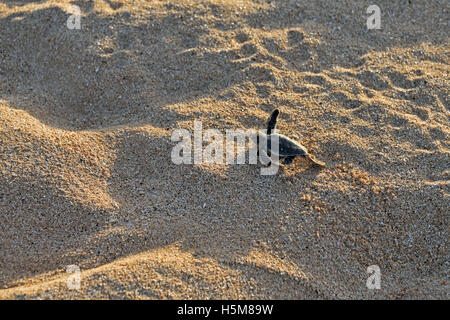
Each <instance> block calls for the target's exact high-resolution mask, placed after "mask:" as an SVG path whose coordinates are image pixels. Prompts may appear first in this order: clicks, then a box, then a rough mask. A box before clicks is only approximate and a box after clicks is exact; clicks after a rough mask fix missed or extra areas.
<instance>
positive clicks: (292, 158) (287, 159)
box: [282, 156, 295, 165]
mask: <svg viewBox="0 0 450 320" xmlns="http://www.w3.org/2000/svg"><path fill="white" fill-rule="evenodd" d="M294 159H295V156H290V157H286V158H284V159H283V161H282V163H283V164H285V165H289V164H291V163H292V162H294Z"/></svg>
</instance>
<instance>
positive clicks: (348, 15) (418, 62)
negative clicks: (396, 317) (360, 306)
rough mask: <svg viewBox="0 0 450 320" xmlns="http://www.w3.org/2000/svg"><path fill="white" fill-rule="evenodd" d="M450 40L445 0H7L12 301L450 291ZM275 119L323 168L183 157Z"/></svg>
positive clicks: (4, 179)
mask: <svg viewBox="0 0 450 320" xmlns="http://www.w3.org/2000/svg"><path fill="white" fill-rule="evenodd" d="M371 4H376V5H378V6H379V8H380V9H381V29H372V30H368V29H367V24H366V21H367V18H368V16H369V14H367V12H366V9H367V7H368V6H369V5H371ZM73 5H76V6H78V7H79V8H80V14H81V20H80V23H81V24H80V26H81V29H76V28H75V29H73V28H72V29H71V28H68V25H67V21H68V19H69V18H70V17H71V15H72V14H74V11H73V8H71V6H73ZM449 35H450V27H449V4H448V1H446V0H442V1H439V0H435V1H431V0H430V1H419V0H409V1H407V0H398V1H388V0H376V1H373V2H372V1H370V2H369V1H325V0H323V1H317V0H316V1H287V0H284V1H282V0H253V1H252V0H237V1H226V0H203V1H191V0H185V1H175V0H173V1H172V0H171V1H162V0H154V1H141V0H136V1H125V0H123V1H119V0H95V1H93V0H91V1H81V0H79V1H66V0H61V1H55V0H48V1H46V0H41V1H38V0H35V1H33V0H27V1H13V0H0V299H210V298H214V299H427V298H431V299H448V298H449V295H450V287H449V223H448V221H449V220H448V214H449V212H450V208H449V203H450V201H449V194H450V189H449V181H450V156H449V153H450V139H449V134H450V126H449V115H450V114H449V112H450V105H449V92H450V89H449V88H450V86H449V84H450V83H449V82H450V76H449V71H450V68H449V61H450V44H449ZM275 108H278V109H279V110H280V111H281V113H280V117H279V121H278V129H279V130H280V132H281V133H283V134H286V135H288V136H289V137H291V138H293V139H295V140H296V141H298V142H301V143H302V144H303V145H304V146H306V147H307V148H308V150H310V152H311V153H312V154H313V155H314V156H316V157H317V159H320V160H321V161H324V162H325V163H326V167H325V168H323V169H320V168H316V167H312V166H311V165H310V163H308V162H307V161H305V160H303V159H296V160H295V161H294V163H293V164H292V165H290V166H281V167H280V169H279V172H278V174H276V175H274V176H263V175H261V174H260V169H261V166H260V165H250V164H242V165H227V164H190V165H189V164H183V165H177V164H174V163H173V162H172V161H171V151H172V148H173V147H174V145H175V144H176V143H175V142H173V141H171V135H172V132H173V130H174V129H178V128H185V129H188V130H189V131H192V130H193V127H194V121H195V120H198V121H202V124H203V128H204V129H218V130H219V131H220V132H223V133H225V131H226V130H227V129H237V128H241V129H250V128H257V129H263V128H265V123H266V120H267V118H268V116H269V115H270V113H271V112H272V110H273V109H275ZM70 265H75V266H77V267H78V268H79V270H80V274H79V275H80V288H79V289H78V290H77V289H74V288H72V287H70V286H68V281H69V283H70V281H71V279H73V277H72V276H73V275H74V273H71V272H67V267H68V266H70ZM373 265H376V266H378V267H379V270H380V273H381V278H380V279H381V280H380V281H381V282H380V283H381V289H379V290H377V289H374V290H370V289H368V287H367V286H366V281H367V279H368V277H369V276H370V274H369V273H367V268H368V267H369V266H373Z"/></svg>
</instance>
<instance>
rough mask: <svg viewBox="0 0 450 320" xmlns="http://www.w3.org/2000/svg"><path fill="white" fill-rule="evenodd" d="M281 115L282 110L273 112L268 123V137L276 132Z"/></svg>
mask: <svg viewBox="0 0 450 320" xmlns="http://www.w3.org/2000/svg"><path fill="white" fill-rule="evenodd" d="M279 114H280V110H278V109H275V110H273V111H272V114H271V115H270V118H269V121H268V123H267V135H269V134H271V133H272V131H273V130H275V126H276V125H277V117H278V115H279Z"/></svg>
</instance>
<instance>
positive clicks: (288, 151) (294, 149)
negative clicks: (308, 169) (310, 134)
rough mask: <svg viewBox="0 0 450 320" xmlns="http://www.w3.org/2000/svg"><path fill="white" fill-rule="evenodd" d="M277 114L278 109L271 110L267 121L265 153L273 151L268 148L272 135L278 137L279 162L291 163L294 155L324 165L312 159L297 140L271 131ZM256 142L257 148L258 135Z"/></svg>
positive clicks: (273, 128)
mask: <svg viewBox="0 0 450 320" xmlns="http://www.w3.org/2000/svg"><path fill="white" fill-rule="evenodd" d="M279 114H280V111H279V110H278V109H275V110H273V112H272V114H271V115H270V118H269V121H268V123H267V133H266V136H265V139H266V141H267V154H268V155H270V154H271V153H273V152H272V151H271V149H270V144H271V138H272V137H273V136H276V137H275V138H278V146H279V150H278V157H279V159H281V162H282V163H283V164H286V165H289V164H291V163H292V162H293V161H294V159H295V157H305V158H307V159H309V160H310V161H311V162H312V163H314V164H315V165H317V166H321V167H323V166H325V163H324V162H322V161H319V160H316V159H314V157H313V156H312V155H310V154H309V153H308V150H307V149H306V148H305V147H304V146H302V145H301V144H299V143H298V142H296V141H294V140H292V139H290V138H289V137H286V136H285V135H283V134H280V133H275V132H273V131H274V130H275V126H276V124H277V117H278V115H279ZM257 144H258V150H259V136H257ZM258 154H259V153H258Z"/></svg>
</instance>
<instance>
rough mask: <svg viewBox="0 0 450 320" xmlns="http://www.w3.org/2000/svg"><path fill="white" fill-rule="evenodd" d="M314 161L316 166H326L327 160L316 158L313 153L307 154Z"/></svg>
mask: <svg viewBox="0 0 450 320" xmlns="http://www.w3.org/2000/svg"><path fill="white" fill-rule="evenodd" d="M306 157H307V158H308V159H309V160H310V161H311V162H312V163H314V164H315V165H316V166H319V167H325V162H323V161H320V160H317V159H316V158H314V157H313V156H312V155H310V154H308V155H307V156H306Z"/></svg>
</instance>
